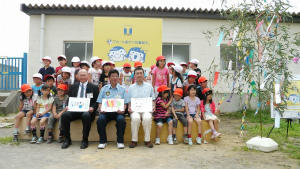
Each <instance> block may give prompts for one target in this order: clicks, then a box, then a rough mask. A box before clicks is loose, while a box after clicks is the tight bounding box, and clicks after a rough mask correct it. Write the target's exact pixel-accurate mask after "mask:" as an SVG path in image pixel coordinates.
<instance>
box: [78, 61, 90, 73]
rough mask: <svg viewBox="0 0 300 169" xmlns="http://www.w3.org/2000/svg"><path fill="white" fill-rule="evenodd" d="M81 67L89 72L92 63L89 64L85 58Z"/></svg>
mask: <svg viewBox="0 0 300 169" xmlns="http://www.w3.org/2000/svg"><path fill="white" fill-rule="evenodd" d="M80 68H81V69H85V70H86V71H87V72H89V69H90V65H89V64H88V62H87V61H86V60H84V61H81V63H80Z"/></svg>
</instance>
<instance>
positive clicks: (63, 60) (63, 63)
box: [55, 55, 67, 86]
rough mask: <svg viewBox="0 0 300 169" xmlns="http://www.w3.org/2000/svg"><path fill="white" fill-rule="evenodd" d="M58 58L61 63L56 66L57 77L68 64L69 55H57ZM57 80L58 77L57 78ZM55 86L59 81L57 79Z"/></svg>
mask: <svg viewBox="0 0 300 169" xmlns="http://www.w3.org/2000/svg"><path fill="white" fill-rule="evenodd" d="M57 60H58V63H59V66H57V67H56V68H55V73H56V74H55V77H56V78H57V77H58V75H60V74H61V73H62V70H61V69H62V68H63V67H66V64H67V57H66V56H65V55H59V56H58V57H57ZM56 80H57V79H56ZM55 86H57V81H56V83H55Z"/></svg>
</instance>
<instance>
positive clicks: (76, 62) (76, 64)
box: [70, 56, 80, 84]
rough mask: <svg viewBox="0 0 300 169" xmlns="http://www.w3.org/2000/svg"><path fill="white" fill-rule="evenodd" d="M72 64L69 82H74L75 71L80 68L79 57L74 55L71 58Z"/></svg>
mask: <svg viewBox="0 0 300 169" xmlns="http://www.w3.org/2000/svg"><path fill="white" fill-rule="evenodd" d="M71 63H72V66H73V67H71V77H70V78H71V81H72V82H71V84H74V82H75V71H76V70H79V69H80V59H79V57H78V56H74V57H73V58H72V60H71Z"/></svg>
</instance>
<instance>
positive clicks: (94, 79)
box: [88, 68, 102, 86]
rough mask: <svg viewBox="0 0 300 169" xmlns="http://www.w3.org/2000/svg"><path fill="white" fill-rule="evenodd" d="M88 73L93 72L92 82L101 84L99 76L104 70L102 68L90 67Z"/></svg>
mask: <svg viewBox="0 0 300 169" xmlns="http://www.w3.org/2000/svg"><path fill="white" fill-rule="evenodd" d="M88 73H90V74H92V79H91V82H92V83H93V84H94V85H96V86H99V78H100V75H101V73H102V70H101V69H98V70H96V69H95V68H90V69H89V72H88Z"/></svg>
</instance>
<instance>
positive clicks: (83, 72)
mask: <svg viewBox="0 0 300 169" xmlns="http://www.w3.org/2000/svg"><path fill="white" fill-rule="evenodd" d="M78 78H79V81H80V82H81V83H85V82H86V81H87V80H88V72H87V71H86V70H85V69H81V70H79V72H78Z"/></svg>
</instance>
